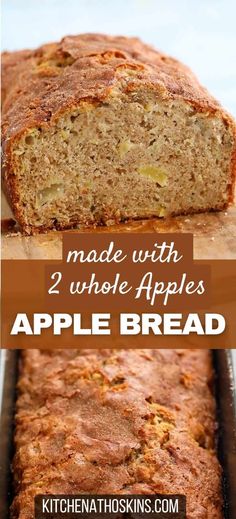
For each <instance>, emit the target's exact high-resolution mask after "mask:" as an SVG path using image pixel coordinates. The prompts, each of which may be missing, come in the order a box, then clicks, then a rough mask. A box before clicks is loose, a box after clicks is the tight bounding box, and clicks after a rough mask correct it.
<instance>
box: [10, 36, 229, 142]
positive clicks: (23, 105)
mask: <svg viewBox="0 0 236 519" xmlns="http://www.w3.org/2000/svg"><path fill="white" fill-rule="evenodd" d="M2 65H3V74H2V77H3V81H2V89H3V135H4V136H5V138H7V140H8V139H10V138H12V137H13V138H14V137H15V136H16V135H19V134H21V133H22V132H24V130H25V129H27V128H30V127H35V126H48V125H50V124H52V123H53V120H54V119H55V118H57V116H58V115H59V114H60V113H61V112H65V111H66V110H67V109H70V108H73V107H74V106H75V107H76V106H77V105H78V103H79V102H81V101H82V100H89V101H90V102H96V101H98V102H99V101H102V100H105V99H106V97H107V95H108V94H109V92H110V91H111V89H113V88H115V87H116V86H119V83H120V82H121V80H122V89H124V90H125V91H130V90H131V91H132V90H133V91H135V89H136V88H137V86H139V85H146V86H148V87H150V88H154V89H155V90H156V91H157V92H158V94H159V95H160V96H161V97H163V98H175V97H180V98H182V99H183V100H186V101H188V102H189V103H191V104H193V105H195V106H196V107H197V109H198V110H199V111H207V112H209V113H210V112H212V113H214V112H215V111H218V110H220V111H221V115H222V116H223V117H224V118H225V120H227V119H228V116H227V114H226V113H225V112H223V110H222V108H221V106H220V105H219V103H218V102H217V101H216V100H215V99H214V98H213V97H212V96H211V95H210V94H209V93H208V92H207V90H206V89H205V88H203V87H202V86H201V85H200V84H199V82H198V80H197V79H196V78H195V76H194V75H193V74H192V72H191V71H190V70H189V69H188V68H187V67H186V66H184V65H183V64H182V63H180V62H179V61H177V60H175V59H173V58H171V57H169V56H166V55H165V54H162V53H160V52H157V51H156V50H155V49H153V48H152V47H150V46H148V45H145V44H144V43H142V42H141V41H140V40H139V39H138V38H127V37H123V36H117V37H112V36H105V35H102V34H82V35H78V36H67V37H65V38H63V39H62V40H61V41H60V42H59V43H51V44H48V45H43V46H42V47H39V48H38V49H36V50H32V51H30V50H25V51H19V52H13V53H8V52H5V53H3V55H2ZM229 120H230V118H229Z"/></svg>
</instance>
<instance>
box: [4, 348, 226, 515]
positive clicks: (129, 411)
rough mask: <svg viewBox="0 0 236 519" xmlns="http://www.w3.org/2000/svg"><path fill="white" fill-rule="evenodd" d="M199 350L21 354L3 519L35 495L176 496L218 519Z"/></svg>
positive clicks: (207, 367) (207, 373)
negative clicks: (8, 502)
mask: <svg viewBox="0 0 236 519" xmlns="http://www.w3.org/2000/svg"><path fill="white" fill-rule="evenodd" d="M213 387H214V371H213V367H212V358H211V353H210V352H209V351H208V350H148V349H144V350H131V349H130V350H70V349H69V350H61V351H55V350H23V351H22V362H21V369H20V375H19V383H18V390H19V394H18V400H17V412H16V431H15V447H16V453H15V458H14V463H13V470H14V479H15V491H16V492H15V499H14V501H13V506H12V515H11V517H12V519H33V517H34V496H35V495H37V494H48V493H49V494H53V495H57V494H92V495H93V494H131V495H132V494H155V493H157V494H158V493H160V494H184V495H185V496H186V498H187V519H197V518H198V519H223V513H222V490H221V467H220V464H219V462H218V459H217V454H216V436H217V434H216V403H215V398H214V393H213Z"/></svg>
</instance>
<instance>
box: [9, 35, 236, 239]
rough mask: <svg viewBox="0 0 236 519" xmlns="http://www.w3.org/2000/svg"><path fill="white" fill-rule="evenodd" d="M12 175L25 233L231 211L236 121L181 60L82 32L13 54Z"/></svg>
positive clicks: (16, 206)
mask: <svg viewBox="0 0 236 519" xmlns="http://www.w3.org/2000/svg"><path fill="white" fill-rule="evenodd" d="M3 96H4V102H3V176H4V183H5V187H6V190H7V193H8V196H9V198H10V201H11V205H12V208H13V211H14V214H15V216H16V218H17V220H18V221H19V223H20V225H21V226H22V228H23V230H24V231H25V232H27V233H31V232H39V231H45V230H48V229H53V228H57V229H65V228H71V227H74V226H78V225H93V224H101V223H102V224H111V223H115V222H120V221H122V220H125V219H130V218H148V217H153V216H158V217H165V216H169V215H177V214H189V213H194V212H199V211H208V210H219V209H223V208H226V207H227V206H228V204H229V203H230V201H232V196H233V184H234V179H235V166H236V157H235V140H236V139H235V125H234V122H233V120H232V119H231V117H230V116H229V115H228V114H227V113H226V112H224V111H223V109H222V108H221V106H220V105H219V104H218V102H217V101H215V100H214V99H213V98H212V97H211V96H210V95H209V93H208V92H207V91H206V90H205V89H204V88H203V87H201V86H200V85H199V83H198V81H197V79H196V78H195V77H194V76H193V74H192V73H191V71H190V70H189V69H188V68H186V67H185V66H184V65H182V64H181V63H179V62H178V61H176V60H174V59H172V58H170V57H168V56H165V55H163V54H161V53H159V52H157V51H155V50H154V49H153V48H151V47H149V46H147V45H145V44H143V43H142V42H140V40H138V39H136V38H125V37H109V36H104V35H98V34H83V35H80V36H71V37H66V38H64V39H63V40H62V41H61V42H60V43H53V44H49V45H45V46H43V47H40V48H39V49H37V50H35V51H22V52H15V53H4V54H3Z"/></svg>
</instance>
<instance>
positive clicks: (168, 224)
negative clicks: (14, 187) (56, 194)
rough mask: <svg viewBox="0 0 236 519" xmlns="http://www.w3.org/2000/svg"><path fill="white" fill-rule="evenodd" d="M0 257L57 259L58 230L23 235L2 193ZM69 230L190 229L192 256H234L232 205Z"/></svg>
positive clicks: (234, 209) (59, 247)
mask: <svg viewBox="0 0 236 519" xmlns="http://www.w3.org/2000/svg"><path fill="white" fill-rule="evenodd" d="M2 230H3V235H2V259H40V258H41V259H42V258H43V259H61V257H62V232H59V231H53V232H50V233H48V234H39V235H36V236H24V235H23V234H22V233H20V232H19V231H18V230H17V226H16V222H15V221H14V217H13V215H12V212H11V210H10V208H9V206H8V203H7V201H6V199H5V197H4V195H2ZM64 232H67V231H64ZM73 232H76V233H80V232H99V233H100V232H135V233H136V232H140V233H146V232H156V233H163V232H175V233H184V232H185V233H186V232H189V233H193V235H194V258H195V259H236V205H234V206H233V207H231V208H230V209H229V210H227V211H226V212H218V213H204V214H197V215H192V216H188V217H186V216H178V217H173V218H168V219H152V220H141V221H135V222H132V223H126V224H121V225H118V226H112V227H100V228H97V229H96V230H95V229H90V230H88V229H86V230H85V231H83V230H75V231H73Z"/></svg>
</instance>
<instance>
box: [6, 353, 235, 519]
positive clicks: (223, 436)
mask: <svg viewBox="0 0 236 519" xmlns="http://www.w3.org/2000/svg"><path fill="white" fill-rule="evenodd" d="M0 354H1V359H0V362H1V365H0V393H2V397H1V394H0V406H1V417H0V518H1V519H8V518H9V506H10V503H11V501H12V495H13V491H12V475H11V460H12V456H13V429H14V411H15V400H16V382H17V371H18V357H19V350H8V351H7V350H2V351H1V352H0ZM213 359H214V365H215V371H216V399H217V404H218V421H219V458H220V461H221V464H222V467H223V487H224V503H225V510H224V512H225V519H236V389H235V378H234V373H233V362H232V352H231V351H230V350H213ZM1 380H2V384H1ZM1 389H2V391H1Z"/></svg>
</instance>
